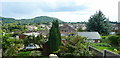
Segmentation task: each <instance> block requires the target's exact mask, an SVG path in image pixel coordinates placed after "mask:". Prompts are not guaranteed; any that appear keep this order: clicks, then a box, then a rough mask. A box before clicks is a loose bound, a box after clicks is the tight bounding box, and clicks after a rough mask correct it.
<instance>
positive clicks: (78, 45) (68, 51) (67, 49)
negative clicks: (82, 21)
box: [59, 36, 93, 56]
mask: <svg viewBox="0 0 120 58" xmlns="http://www.w3.org/2000/svg"><path fill="white" fill-rule="evenodd" d="M67 39H68V40H67ZM66 41H67V42H63V43H62V44H65V45H63V46H61V48H60V51H59V54H60V55H61V56H93V53H92V52H91V51H89V49H88V46H89V42H88V40H87V38H86V37H81V36H70V37H67V38H66Z"/></svg>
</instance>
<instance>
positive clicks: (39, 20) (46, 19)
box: [0, 16, 63, 24]
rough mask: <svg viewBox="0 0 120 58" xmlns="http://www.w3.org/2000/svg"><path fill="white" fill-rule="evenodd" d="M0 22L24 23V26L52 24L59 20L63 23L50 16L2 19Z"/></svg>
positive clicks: (0, 18)
mask: <svg viewBox="0 0 120 58" xmlns="http://www.w3.org/2000/svg"><path fill="white" fill-rule="evenodd" d="M0 20H2V23H14V22H20V23H23V24H27V23H45V22H52V21H53V20H58V21H59V22H60V23H61V22H63V21H61V20H60V19H58V18H54V17H48V16H39V17H35V18H32V19H21V20H16V19H14V18H4V17H0Z"/></svg>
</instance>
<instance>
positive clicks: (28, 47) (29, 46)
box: [26, 43, 36, 49]
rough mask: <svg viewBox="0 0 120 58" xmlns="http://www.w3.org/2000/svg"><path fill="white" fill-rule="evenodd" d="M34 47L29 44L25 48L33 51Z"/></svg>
mask: <svg viewBox="0 0 120 58" xmlns="http://www.w3.org/2000/svg"><path fill="white" fill-rule="evenodd" d="M35 48H36V47H35V46H34V44H32V43H31V44H29V45H28V46H27V47H26V49H35Z"/></svg>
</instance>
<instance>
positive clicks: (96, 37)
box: [78, 32, 101, 43]
mask: <svg viewBox="0 0 120 58" xmlns="http://www.w3.org/2000/svg"><path fill="white" fill-rule="evenodd" d="M78 35H79V36H82V37H87V39H88V40H89V42H95V43H98V42H100V39H101V36H100V34H99V33H98V32H78Z"/></svg>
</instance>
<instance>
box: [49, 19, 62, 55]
mask: <svg viewBox="0 0 120 58" xmlns="http://www.w3.org/2000/svg"><path fill="white" fill-rule="evenodd" d="M48 44H49V47H50V52H51V53H53V52H55V51H57V50H58V49H59V47H60V45H61V34H60V29H59V23H58V21H57V20H55V21H53V22H52V27H51V29H50V33H49V39H48Z"/></svg>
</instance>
